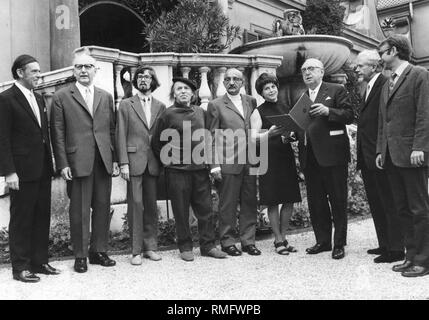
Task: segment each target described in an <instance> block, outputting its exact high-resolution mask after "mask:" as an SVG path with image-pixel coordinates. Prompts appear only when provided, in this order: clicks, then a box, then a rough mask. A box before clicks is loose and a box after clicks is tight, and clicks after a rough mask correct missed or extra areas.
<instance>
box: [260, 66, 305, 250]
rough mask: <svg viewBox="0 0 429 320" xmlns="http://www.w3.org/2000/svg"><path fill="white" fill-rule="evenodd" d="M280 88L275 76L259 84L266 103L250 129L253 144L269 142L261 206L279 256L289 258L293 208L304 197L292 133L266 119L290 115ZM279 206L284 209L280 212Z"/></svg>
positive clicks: (261, 79) (269, 75)
mask: <svg viewBox="0 0 429 320" xmlns="http://www.w3.org/2000/svg"><path fill="white" fill-rule="evenodd" d="M278 86H279V84H278V80H277V78H276V76H274V75H272V74H268V73H263V74H261V75H260V76H259V78H258V79H257V80H256V91H257V92H258V94H259V95H261V96H262V97H263V98H264V99H265V102H264V103H263V104H261V105H260V106H259V107H258V108H257V109H255V111H254V112H253V114H252V117H251V128H252V129H254V130H252V135H251V136H252V138H253V139H254V140H259V139H267V138H268V170H267V172H266V173H265V174H264V175H261V176H260V177H259V195H260V202H259V203H260V204H261V205H266V206H268V217H269V219H270V224H271V227H272V228H273V232H274V236H275V241H274V246H275V250H276V252H277V253H279V254H283V255H286V254H289V252H296V249H295V248H294V247H292V246H290V245H289V244H288V242H287V240H286V231H287V229H288V227H289V220H290V218H291V216H292V212H293V204H294V203H295V202H301V193H300V190H299V185H298V174H297V171H296V163H295V156H294V153H293V150H292V147H291V145H290V142H289V140H290V132H286V131H285V130H284V129H283V128H277V127H276V126H274V125H273V124H272V123H270V121H269V120H268V119H267V116H272V115H279V114H285V113H288V111H289V110H288V107H287V106H286V105H284V104H281V103H279V101H278ZM261 129H262V133H261ZM264 129H266V130H264ZM261 156H262V155H261ZM280 204H281V205H282V206H281V210H280V212H279V205H280Z"/></svg>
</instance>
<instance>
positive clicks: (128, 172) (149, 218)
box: [116, 66, 165, 265]
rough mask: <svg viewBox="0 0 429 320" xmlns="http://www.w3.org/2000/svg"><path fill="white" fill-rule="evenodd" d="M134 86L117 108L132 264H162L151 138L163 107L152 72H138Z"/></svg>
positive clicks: (156, 171) (157, 170) (142, 69)
mask: <svg viewBox="0 0 429 320" xmlns="http://www.w3.org/2000/svg"><path fill="white" fill-rule="evenodd" d="M133 86H134V87H135V88H136V89H137V90H138V91H139V92H138V93H137V94H136V95H134V96H133V97H131V98H128V99H125V100H123V101H122V102H121V104H120V105H119V110H118V119H117V123H116V149H117V152H118V160H119V164H120V168H121V176H122V178H124V179H125V180H127V182H128V183H127V189H128V192H127V202H128V210H127V215H128V226H129V230H130V236H131V243H132V255H133V257H132V259H131V264H133V265H141V264H142V258H141V253H142V250H143V257H145V258H149V259H151V260H153V261H158V260H161V256H160V255H159V254H157V253H156V252H155V250H157V231H158V211H157V205H156V199H157V196H156V188H157V180H158V176H159V174H160V164H159V161H158V159H157V158H156V157H155V155H154V154H153V152H152V148H151V138H152V135H153V131H154V128H155V123H156V121H157V120H158V117H159V115H160V114H161V113H162V112H163V111H164V110H165V105H164V104H163V103H162V102H160V101H158V100H156V99H155V98H153V97H152V92H153V91H154V90H155V89H156V88H158V87H159V82H158V78H157V76H156V73H155V70H154V69H153V68H151V67H148V66H140V67H139V68H137V70H136V72H135V75H134V79H133Z"/></svg>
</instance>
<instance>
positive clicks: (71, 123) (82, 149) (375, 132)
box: [0, 36, 429, 282]
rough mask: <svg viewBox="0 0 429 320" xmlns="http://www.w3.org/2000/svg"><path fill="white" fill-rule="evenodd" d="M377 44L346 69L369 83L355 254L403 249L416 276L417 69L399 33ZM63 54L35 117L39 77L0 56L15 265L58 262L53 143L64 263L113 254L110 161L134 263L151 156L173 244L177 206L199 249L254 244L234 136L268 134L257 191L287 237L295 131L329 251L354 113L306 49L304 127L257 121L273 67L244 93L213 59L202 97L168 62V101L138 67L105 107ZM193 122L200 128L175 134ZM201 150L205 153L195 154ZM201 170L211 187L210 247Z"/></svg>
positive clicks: (426, 206) (27, 277)
mask: <svg viewBox="0 0 429 320" xmlns="http://www.w3.org/2000/svg"><path fill="white" fill-rule="evenodd" d="M379 49H380V51H379V53H377V52H376V51H364V52H362V53H360V54H359V56H358V60H357V73H358V75H359V76H360V77H361V78H362V80H364V81H365V82H367V83H368V87H367V89H366V91H365V94H364V98H363V102H362V105H361V106H360V108H359V119H358V134H357V137H358V141H357V154H358V168H359V169H360V170H361V171H362V176H363V180H364V184H365V189H366V192H367V196H368V201H369V205H370V209H371V213H372V215H373V217H374V223H375V229H376V233H377V237H378V241H379V247H378V248H375V249H370V250H368V253H371V254H378V255H379V256H378V257H377V258H376V259H375V260H374V261H375V262H377V263H379V262H394V261H399V260H402V259H404V257H405V261H404V262H403V263H402V264H400V265H397V266H394V267H393V270H394V271H400V272H401V273H402V275H404V276H422V275H425V274H428V273H429V265H428V264H429V197H428V192H427V191H428V190H427V187H428V185H427V183H428V182H427V163H428V161H427V152H428V151H429V123H428V121H429V105H428V103H429V73H428V72H427V71H426V70H424V69H423V68H420V67H414V66H412V65H411V64H409V63H408V61H409V60H410V56H411V47H410V44H409V42H408V40H406V38H403V37H401V36H392V37H389V38H388V39H386V40H385V41H383V42H382V43H381V44H380V47H379ZM383 64H384V67H385V68H386V69H390V70H391V71H392V77H391V78H390V79H386V78H384V76H383V75H381V73H380V72H381V67H382V65H383ZM73 66H74V71H73V72H74V76H75V78H76V82H75V83H73V84H71V85H69V86H68V87H65V88H62V89H60V90H58V91H57V92H56V93H55V94H54V96H53V101H52V107H51V115H50V122H51V123H50V132H49V130H48V116H47V108H46V106H45V104H44V101H43V99H42V98H41V97H40V96H39V95H38V94H37V93H34V92H33V89H34V88H35V87H36V86H37V83H38V80H39V78H40V67H39V64H38V62H37V60H36V59H34V58H33V57H31V56H28V55H22V56H20V57H18V58H17V59H16V60H15V62H14V64H13V66H12V74H13V76H14V78H15V79H16V83H15V84H14V85H13V86H12V87H11V88H10V89H8V90H6V91H5V92H3V93H1V94H0V154H1V161H0V175H4V176H6V182H7V184H8V186H9V188H10V195H11V207H10V211H11V219H10V226H9V233H10V254H11V261H12V273H13V278H14V279H16V280H19V281H23V282H37V281H39V280H40V278H39V277H38V276H37V273H43V274H59V273H60V271H59V270H57V269H55V268H53V267H52V266H51V265H49V263H48V241H49V224H50V192H51V177H52V174H53V172H54V166H53V161H52V154H53V155H54V158H55V168H56V170H57V171H59V172H60V173H61V176H62V177H63V178H64V179H65V180H66V181H67V193H68V196H69V198H70V209H69V217H70V232H71V239H72V245H73V251H74V255H75V264H74V270H75V271H76V272H79V273H83V272H86V271H87V269H88V267H87V258H89V263H90V264H99V265H101V266H104V267H111V266H114V265H115V261H114V260H112V259H111V258H110V257H109V256H108V255H107V249H108V238H109V224H110V193H111V186H112V176H117V175H121V177H122V178H123V179H125V180H126V181H127V204H128V210H127V218H128V224H129V230H130V238H131V250H132V258H131V261H130V262H131V264H133V265H140V264H142V260H143V258H147V259H150V260H153V261H159V260H161V259H162V257H161V256H160V255H159V253H158V252H157V229H158V213H157V204H156V201H157V194H156V190H157V180H158V176H159V175H160V173H161V171H162V170H163V168H162V167H164V170H165V178H166V181H167V189H168V197H169V200H170V201H171V205H172V209H173V214H174V218H175V223H176V237H177V245H178V249H179V251H180V257H181V259H183V260H184V261H193V260H194V254H193V242H192V235H191V230H190V225H189V215H190V207H192V209H193V212H194V214H195V217H196V218H197V220H198V231H199V243H200V251H201V255H202V256H208V257H212V258H217V259H222V258H226V257H227V256H228V255H229V256H239V255H241V254H242V252H246V253H248V254H249V255H260V254H261V251H260V250H259V249H258V248H257V247H256V245H255V232H256V223H257V205H258V200H257V177H256V175H255V174H254V172H252V170H251V169H252V163H251V162H250V161H249V160H248V157H247V156H248V152H247V149H248V148H249V146H248V144H247V141H251V142H253V143H255V144H261V143H268V154H267V157H268V169H267V171H266V172H265V173H264V174H263V175H260V177H259V204H260V205H265V206H267V207H268V215H269V219H270V223H271V226H272V229H273V233H274V250H275V252H277V253H278V254H281V255H288V254H290V253H292V252H296V251H297V250H296V249H295V248H294V247H293V246H291V245H290V244H289V243H288V241H287V239H286V232H287V229H288V224H289V219H290V217H291V214H292V211H293V204H294V203H296V202H300V201H301V194H300V189H299V185H298V174H297V170H296V163H295V156H294V153H293V150H292V147H291V142H292V141H294V140H298V141H299V145H298V147H299V161H300V167H301V168H302V169H303V172H304V175H305V183H306V189H307V199H308V205H309V212H310V218H311V221H312V224H313V230H314V234H315V238H316V244H315V245H314V246H312V247H310V248H308V249H306V252H307V254H311V255H314V254H318V253H321V252H324V251H331V250H332V258H333V259H342V258H343V257H344V256H345V250H344V247H345V246H346V244H347V241H346V240H347V213H346V208H347V194H348V193H347V177H348V163H349V161H350V145H349V138H348V134H347V129H346V125H347V124H351V123H352V122H353V120H354V112H353V108H352V105H351V103H350V99H349V94H348V92H347V91H346V89H345V88H344V87H343V86H342V85H339V84H332V83H327V82H324V81H323V77H324V66H323V64H322V62H321V61H320V60H318V59H314V58H310V59H307V60H306V61H305V62H304V64H303V65H302V68H301V72H302V77H303V81H304V83H305V85H306V87H307V90H305V92H303V94H307V95H308V96H309V98H310V99H311V100H312V101H313V105H312V106H311V109H310V111H309V114H310V116H311V118H312V121H311V123H310V125H309V127H308V128H307V129H306V130H305V131H299V132H290V131H288V130H287V129H286V128H281V127H276V126H274V125H273V124H272V123H271V122H270V120H269V117H270V116H273V115H279V114H285V113H287V112H288V111H289V109H290V106H286V105H285V104H283V103H281V102H280V101H279V97H278V91H279V82H278V80H277V78H276V77H275V76H274V75H272V74H268V73H263V74H261V75H260V77H259V78H258V79H257V81H256V90H257V92H258V94H260V95H261V96H262V97H263V98H264V100H265V102H264V103H263V104H261V105H260V106H258V107H257V103H256V99H255V98H253V97H251V96H248V95H245V94H241V93H240V91H241V89H242V87H243V85H244V78H243V74H242V72H241V71H239V70H237V69H235V68H231V69H228V70H227V71H226V74H225V78H224V82H223V85H224V86H225V89H226V91H227V93H226V94H225V95H224V96H222V97H219V98H217V99H214V100H212V101H211V102H210V103H209V104H208V107H207V111H205V110H204V109H202V108H201V107H199V106H197V105H195V101H196V90H197V87H196V85H195V83H194V82H193V81H192V80H190V79H187V78H182V77H175V78H173V85H172V87H171V95H170V97H171V99H172V100H173V101H174V104H173V105H172V106H171V107H169V108H166V106H165V105H164V104H163V103H162V102H160V101H158V100H157V99H155V98H154V97H153V95H152V93H153V92H154V91H155V90H156V89H157V88H158V87H159V86H160V82H159V80H158V78H157V75H156V73H155V70H154V69H153V68H151V67H149V66H140V67H138V68H137V70H136V72H135V74H134V78H133V80H132V84H133V86H134V87H135V89H137V93H136V94H135V95H134V96H132V97H130V98H127V99H124V100H122V101H121V103H120V105H119V108H118V110H117V111H115V107H114V105H113V98H112V96H111V95H110V94H109V93H107V92H106V91H104V90H102V89H100V88H98V87H96V86H94V84H93V82H94V77H95V75H96V70H97V68H96V61H95V60H94V58H93V57H91V56H89V55H87V54H85V53H81V54H76V56H75V58H74V61H73ZM238 131H242V132H244V134H245V137H246V139H245V142H246V143H245V144H244V146H243V140H240V139H232V140H231V139H230V137H229V135H228V133H230V132H238ZM199 132H206V133H207V134H202V135H200V136H199V138H200V139H194V138H192V139H191V140H190V141H188V140H189V139H190V137H194V136H196V135H197V136H198V133H199ZM247 138H249V140H247ZM51 146H52V149H53V150H51ZM261 150H263V149H262V148H261ZM52 151H53V153H52ZM209 151H210V152H209ZM208 153H210V154H211V155H213V159H211V160H210V161H209V160H207V159H208V158H207V157H205V155H206V154H208ZM243 153H244V158H243V157H242V156H243ZM172 155H173V156H172ZM174 155H179V156H174ZM194 155H199V157H194ZM201 156H202V158H203V159H206V161H199V160H200V159H201ZM242 159H245V160H244V161H243V160H242ZM210 177H211V178H212V179H213V180H214V182H215V185H216V187H217V188H218V191H219V217H218V220H219V238H220V245H221V248H220V249H219V248H217V247H216V237H215V216H214V213H213V210H212V196H211V181H210ZM393 194H394V195H395V196H393ZM279 206H280V210H279ZM237 218H238V238H239V242H240V244H241V246H240V247H238V246H237V245H236V240H237V239H236V238H237V234H236V227H237ZM332 224H333V225H334V235H333V239H332V233H333V231H332Z"/></svg>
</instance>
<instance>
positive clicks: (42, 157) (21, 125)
mask: <svg viewBox="0 0 429 320" xmlns="http://www.w3.org/2000/svg"><path fill="white" fill-rule="evenodd" d="M12 75H13V78H14V79H15V80H16V82H15V84H14V85H13V86H12V87H11V88H10V89H8V90H6V91H4V92H2V93H1V94H0V155H1V156H0V176H6V183H7V186H8V187H9V190H10V224H9V247H10V257H11V262H12V273H13V278H14V279H15V280H19V281H23V282H38V281H39V280H40V278H39V277H38V276H37V275H35V273H43V274H59V273H60V272H59V271H58V270H57V269H55V268H53V267H52V266H50V265H49V264H48V244H49V224H50V218H51V177H52V173H53V166H52V154H51V146H50V139H49V133H48V118H47V110H46V106H45V103H44V101H43V98H42V97H41V96H40V95H39V94H37V93H35V92H34V91H33V89H34V88H35V87H36V86H37V84H38V82H39V79H40V66H39V63H38V62H37V60H36V59H35V58H33V57H31V56H29V55H21V56H19V57H18V58H16V60H15V62H14V63H13V65H12Z"/></svg>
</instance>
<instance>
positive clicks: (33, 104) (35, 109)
mask: <svg viewBox="0 0 429 320" xmlns="http://www.w3.org/2000/svg"><path fill="white" fill-rule="evenodd" d="M30 106H31V109H32V110H33V113H34V116H35V117H36V119H37V123H38V124H39V126H42V124H41V123H40V110H39V107H38V105H37V101H36V98H35V97H34V94H33V93H32V92H30Z"/></svg>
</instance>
